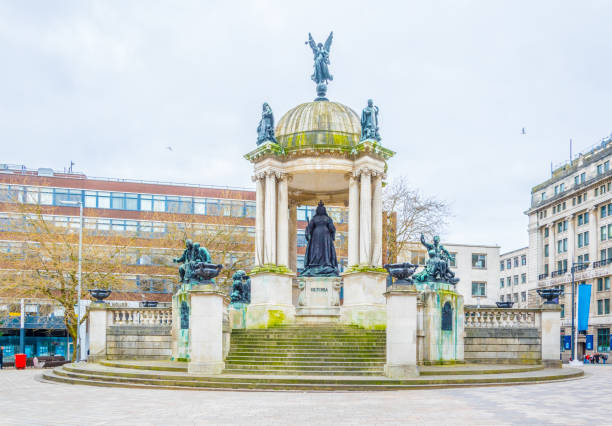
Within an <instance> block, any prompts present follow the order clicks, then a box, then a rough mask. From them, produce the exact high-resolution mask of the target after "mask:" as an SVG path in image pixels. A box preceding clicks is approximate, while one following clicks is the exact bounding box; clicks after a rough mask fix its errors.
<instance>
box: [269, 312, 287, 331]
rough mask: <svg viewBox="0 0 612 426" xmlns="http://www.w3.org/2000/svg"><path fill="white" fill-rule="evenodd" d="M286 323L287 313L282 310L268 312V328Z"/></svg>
mask: <svg viewBox="0 0 612 426" xmlns="http://www.w3.org/2000/svg"><path fill="white" fill-rule="evenodd" d="M284 322H285V313H284V312H283V311H281V310H273V309H271V310H269V311H268V324H267V327H277V326H279V325H282V324H283V323H284Z"/></svg>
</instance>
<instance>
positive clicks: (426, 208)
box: [383, 177, 450, 262]
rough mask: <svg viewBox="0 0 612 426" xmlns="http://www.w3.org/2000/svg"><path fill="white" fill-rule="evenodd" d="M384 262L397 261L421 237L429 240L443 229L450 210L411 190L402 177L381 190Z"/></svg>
mask: <svg viewBox="0 0 612 426" xmlns="http://www.w3.org/2000/svg"><path fill="white" fill-rule="evenodd" d="M383 210H384V211H385V212H387V214H386V215H385V222H386V223H385V225H386V232H385V243H386V259H387V261H389V262H394V261H396V259H397V257H398V255H399V254H400V253H401V252H402V251H403V250H404V248H405V247H406V245H407V244H409V242H411V241H417V240H418V239H419V237H420V235H421V233H423V234H425V235H428V236H432V235H437V234H439V233H440V232H441V231H442V230H443V229H444V227H445V226H446V223H447V222H446V221H447V218H448V217H449V216H450V209H449V206H448V204H447V203H446V202H445V201H442V200H438V199H436V198H434V197H426V196H423V195H422V194H421V193H420V192H419V190H417V189H414V188H411V187H410V186H409V185H408V182H407V179H406V178H405V177H399V178H396V179H395V180H393V182H391V183H390V184H388V185H387V186H386V187H385V188H384V192H383Z"/></svg>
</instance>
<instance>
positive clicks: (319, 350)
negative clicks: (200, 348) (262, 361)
mask: <svg viewBox="0 0 612 426" xmlns="http://www.w3.org/2000/svg"><path fill="white" fill-rule="evenodd" d="M230 350H231V351H232V352H236V353H238V352H241V353H243V352H246V353H252V352H264V353H287V354H295V353H304V354H312V355H313V356H314V355H316V354H330V355H336V354H346V355H352V354H359V355H369V354H385V353H386V352H385V350H386V348H385V347H380V348H333V347H313V346H274V345H272V346H256V345H249V346H246V345H245V346H234V347H231V346H230Z"/></svg>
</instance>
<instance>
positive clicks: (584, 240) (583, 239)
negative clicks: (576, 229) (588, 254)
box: [578, 231, 589, 248]
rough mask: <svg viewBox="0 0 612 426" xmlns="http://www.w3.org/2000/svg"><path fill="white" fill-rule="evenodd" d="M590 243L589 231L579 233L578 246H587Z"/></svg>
mask: <svg viewBox="0 0 612 426" xmlns="http://www.w3.org/2000/svg"><path fill="white" fill-rule="evenodd" d="M588 245H589V231H585V232H581V233H579V234H578V248H581V247H586V246H588Z"/></svg>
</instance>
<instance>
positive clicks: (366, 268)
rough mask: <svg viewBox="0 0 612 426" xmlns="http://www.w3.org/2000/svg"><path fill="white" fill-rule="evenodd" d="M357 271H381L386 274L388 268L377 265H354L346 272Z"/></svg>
mask: <svg viewBox="0 0 612 426" xmlns="http://www.w3.org/2000/svg"><path fill="white" fill-rule="evenodd" d="M355 272H380V273H383V274H386V273H387V270H386V269H385V268H377V267H376V266H371V265H353V266H349V268H348V269H347V270H346V272H345V274H352V273H355Z"/></svg>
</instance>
